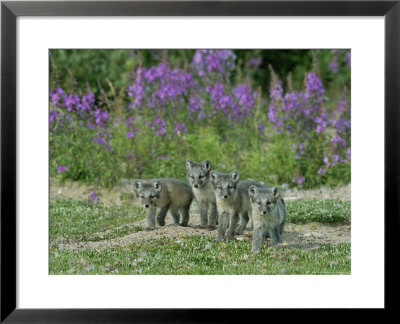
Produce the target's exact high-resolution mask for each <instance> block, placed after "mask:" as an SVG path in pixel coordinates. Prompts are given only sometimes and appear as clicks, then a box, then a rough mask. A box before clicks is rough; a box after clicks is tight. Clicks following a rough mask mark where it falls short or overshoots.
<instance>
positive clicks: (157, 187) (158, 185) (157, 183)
mask: <svg viewBox="0 0 400 324" xmlns="http://www.w3.org/2000/svg"><path fill="white" fill-rule="evenodd" d="M153 188H154V190H156V191H157V192H160V191H161V183H160V181H154V182H153Z"/></svg>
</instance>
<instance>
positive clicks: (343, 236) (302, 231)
mask: <svg viewBox="0 0 400 324" xmlns="http://www.w3.org/2000/svg"><path fill="white" fill-rule="evenodd" d="M130 225H132V226H140V227H142V228H144V227H145V226H146V220H145V219H144V220H140V221H138V222H135V223H132V224H130ZM251 233H252V232H251V231H249V230H248V229H247V230H246V231H245V232H244V234H243V235H240V236H237V237H236V239H237V240H239V241H248V242H251V235H252V234H251ZM99 235H101V233H99ZM193 235H207V236H209V237H216V236H217V231H216V230H209V229H201V228H200V217H199V214H197V213H191V217H190V226H188V227H181V226H175V225H172V223H171V217H170V216H169V215H168V216H167V219H166V225H165V226H163V227H157V228H156V229H155V230H153V231H138V232H135V233H132V234H129V235H126V236H123V237H119V238H114V239H110V240H101V241H96V242H66V241H64V242H63V241H62V240H57V241H54V242H51V243H50V246H51V247H52V248H58V249H64V250H82V249H90V250H92V249H93V250H101V249H109V248H115V247H126V246H129V245H132V244H137V243H142V242H145V241H149V240H153V239H154V240H159V239H163V238H167V239H172V240H176V241H183V240H184V239H185V237H190V236H193ZM283 239H284V243H283V245H284V246H287V247H291V248H301V249H312V248H317V247H319V246H321V245H323V244H339V243H350V241H351V236H350V225H326V224H320V223H307V224H301V225H298V224H287V225H286V227H285V231H284V234H283ZM267 244H269V242H267Z"/></svg>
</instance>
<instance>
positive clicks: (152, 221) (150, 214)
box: [146, 206, 156, 230]
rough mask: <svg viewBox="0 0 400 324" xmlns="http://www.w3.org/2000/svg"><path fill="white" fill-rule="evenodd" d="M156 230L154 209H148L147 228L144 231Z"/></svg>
mask: <svg viewBox="0 0 400 324" xmlns="http://www.w3.org/2000/svg"><path fill="white" fill-rule="evenodd" d="M155 228H156V207H153V206H152V207H149V208H148V209H147V227H146V230H153V229H155Z"/></svg>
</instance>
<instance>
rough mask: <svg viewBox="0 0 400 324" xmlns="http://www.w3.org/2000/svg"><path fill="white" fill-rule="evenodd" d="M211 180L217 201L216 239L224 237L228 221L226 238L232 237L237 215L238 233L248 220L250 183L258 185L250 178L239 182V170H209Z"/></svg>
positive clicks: (230, 238)
mask: <svg viewBox="0 0 400 324" xmlns="http://www.w3.org/2000/svg"><path fill="white" fill-rule="evenodd" d="M210 176H211V182H212V185H213V189H214V192H215V199H216V202H217V210H218V215H219V220H218V236H217V241H223V240H224V239H225V232H226V228H227V226H228V222H229V229H228V233H227V235H226V236H227V240H228V241H231V240H233V239H234V236H235V231H236V227H237V224H238V222H239V215H240V217H241V223H240V226H239V228H238V230H237V232H238V233H239V234H241V233H242V232H243V230H244V229H245V228H246V225H247V223H248V221H249V214H248V213H249V211H250V208H251V206H250V200H249V194H248V190H249V187H250V186H251V185H255V186H257V185H259V184H258V183H257V182H255V181H252V180H246V181H241V182H239V172H238V171H233V172H231V173H222V172H217V171H211V173H210Z"/></svg>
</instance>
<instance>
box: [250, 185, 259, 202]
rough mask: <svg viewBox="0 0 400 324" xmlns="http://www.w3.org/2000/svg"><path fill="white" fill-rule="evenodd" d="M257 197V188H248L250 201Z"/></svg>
mask: <svg viewBox="0 0 400 324" xmlns="http://www.w3.org/2000/svg"><path fill="white" fill-rule="evenodd" d="M257 195H258V188H257V187H256V186H250V188H249V197H250V199H254V198H255V197H256V196H257Z"/></svg>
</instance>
